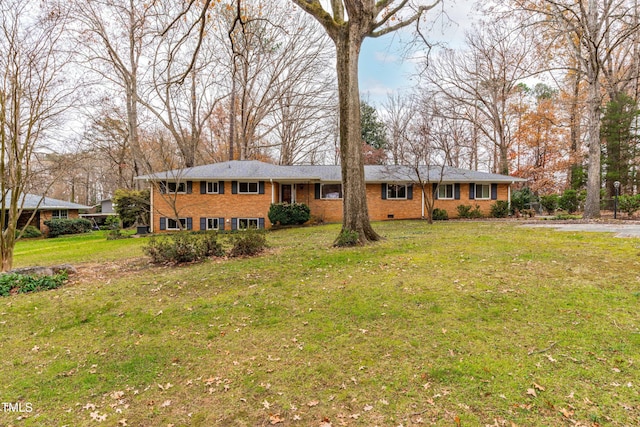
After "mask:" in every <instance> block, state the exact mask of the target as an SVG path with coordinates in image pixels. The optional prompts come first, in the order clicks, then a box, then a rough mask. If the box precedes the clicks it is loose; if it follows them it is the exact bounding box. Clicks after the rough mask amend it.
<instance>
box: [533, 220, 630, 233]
mask: <svg viewBox="0 0 640 427" xmlns="http://www.w3.org/2000/svg"><path fill="white" fill-rule="evenodd" d="M522 226H523V227H533V228H543V227H544V228H555V229H556V230H558V231H587V232H599V233H602V232H604V233H614V235H615V237H640V224H638V223H632V224H619V223H554V221H540V222H537V223H535V224H531V223H529V224H523V225H522Z"/></svg>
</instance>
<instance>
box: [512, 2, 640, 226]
mask: <svg viewBox="0 0 640 427" xmlns="http://www.w3.org/2000/svg"><path fill="white" fill-rule="evenodd" d="M512 3H513V4H514V5H515V6H516V7H517V8H518V9H519V10H521V11H522V12H524V13H525V14H527V16H529V17H530V18H531V19H532V20H533V22H534V23H535V24H537V25H540V26H541V28H543V29H544V30H547V31H550V32H551V33H552V34H553V35H554V36H555V37H556V38H558V39H562V40H563V42H564V43H565V44H566V45H567V46H569V47H570V48H571V50H572V52H573V59H574V60H575V61H576V62H577V64H578V66H579V67H580V70H581V72H582V73H583V76H584V78H585V80H586V83H587V86H588V97H587V106H588V108H587V110H588V121H587V130H586V133H587V135H586V137H587V141H588V147H589V167H588V171H587V200H586V203H585V208H584V215H583V216H584V218H597V217H599V216H600V188H601V186H602V183H601V170H600V163H601V162H600V119H601V109H602V101H603V99H602V91H601V84H602V80H601V79H602V77H603V74H604V69H605V65H606V64H607V63H608V62H609V61H610V58H611V56H612V55H614V53H615V52H617V51H618V48H620V47H621V46H622V45H623V44H624V43H626V42H628V41H630V40H632V38H633V37H635V36H636V34H637V32H638V20H637V13H636V12H637V5H634V2H633V1H630V0H604V1H598V0H585V1H574V0H540V1H538V2H530V1H526V0H512Z"/></svg>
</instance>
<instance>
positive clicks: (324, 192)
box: [320, 184, 342, 199]
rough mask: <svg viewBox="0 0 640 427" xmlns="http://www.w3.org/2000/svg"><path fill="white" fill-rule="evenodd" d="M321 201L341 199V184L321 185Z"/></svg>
mask: <svg viewBox="0 0 640 427" xmlns="http://www.w3.org/2000/svg"><path fill="white" fill-rule="evenodd" d="M320 198H321V199H342V184H322V187H321V188H320Z"/></svg>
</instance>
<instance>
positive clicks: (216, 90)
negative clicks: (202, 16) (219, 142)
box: [140, 2, 225, 167]
mask: <svg viewBox="0 0 640 427" xmlns="http://www.w3.org/2000/svg"><path fill="white" fill-rule="evenodd" d="M155 9H156V10H155V13H154V14H153V15H154V16H155V17H156V18H157V19H156V20H155V25H157V27H158V28H157V32H158V33H161V32H162V29H164V28H165V27H167V25H168V24H169V22H166V18H165V17H167V16H171V15H175V12H176V10H175V9H176V8H175V5H174V4H173V3H162V2H160V3H156V4H155ZM185 25H186V21H180V22H179V23H177V24H176V25H175V26H174V27H172V28H171V30H170V31H165V32H162V36H161V37H158V38H157V39H156V40H155V54H154V57H153V61H152V63H151V69H152V76H151V79H148V81H147V82H144V85H145V86H146V88H145V90H144V92H145V93H144V95H141V96H140V103H141V104H143V105H144V106H145V107H146V108H147V109H148V110H149V111H150V112H151V113H152V114H153V116H154V117H155V118H156V120H157V121H158V122H160V123H161V124H162V125H163V126H164V127H165V129H167V131H168V132H169V133H170V134H171V137H172V138H173V141H174V142H175V144H176V146H177V149H178V152H179V154H180V157H181V158H182V163H183V166H184V167H192V166H195V165H196V164H198V163H201V159H202V156H201V151H202V148H203V132H204V131H205V127H206V126H207V124H208V123H209V119H210V117H211V115H212V114H213V112H214V111H215V109H216V107H217V105H219V102H220V101H221V100H222V99H223V98H224V97H225V95H224V93H223V92H224V89H223V88H222V85H221V84H222V83H223V80H222V79H221V78H220V77H219V70H218V69H216V67H215V62H214V58H215V57H216V55H217V51H218V50H220V49H219V46H218V45H217V44H216V43H215V42H214V40H213V38H212V37H210V36H207V37H205V38H204V39H203V41H202V45H201V47H200V54H199V56H198V58H197V60H196V61H194V62H193V66H192V67H191V70H190V72H189V75H188V76H187V78H184V79H183V78H182V77H183V76H182V73H184V69H185V68H186V67H187V66H188V64H189V61H191V59H192V58H191V52H192V51H193V49H194V48H195V46H194V45H193V40H191V39H189V38H184V32H186V31H187V30H186V29H185V28H183V27H184V26H185ZM142 85H143V83H141V86H142ZM142 91H143V90H142V89H141V92H142Z"/></svg>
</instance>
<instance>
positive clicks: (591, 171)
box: [583, 76, 601, 219]
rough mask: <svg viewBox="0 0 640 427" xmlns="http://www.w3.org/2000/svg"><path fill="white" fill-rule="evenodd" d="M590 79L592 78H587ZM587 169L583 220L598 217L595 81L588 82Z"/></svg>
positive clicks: (597, 87) (597, 98)
mask: <svg viewBox="0 0 640 427" xmlns="http://www.w3.org/2000/svg"><path fill="white" fill-rule="evenodd" d="M589 77H590V78H591V77H593V76H589ZM588 108H589V113H588V114H589V121H588V129H587V135H588V139H589V168H588V170H587V200H586V202H585V205H584V214H583V217H584V218H585V219H591V218H599V217H600V187H601V179H600V151H601V150H600V110H601V105H600V83H599V81H598V79H597V77H596V78H595V80H593V81H590V82H589V101H588Z"/></svg>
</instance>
